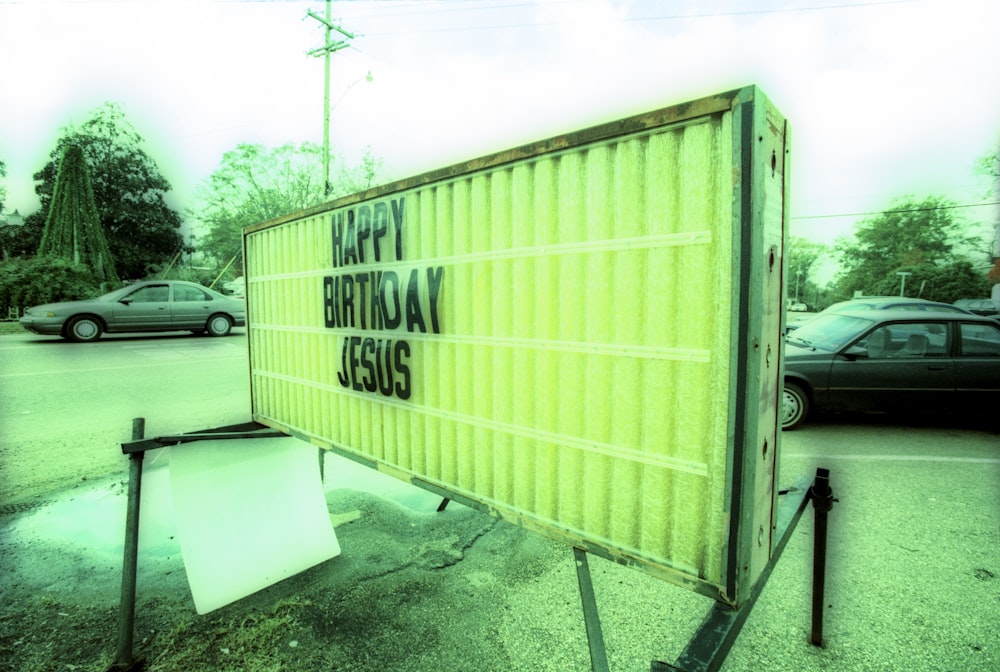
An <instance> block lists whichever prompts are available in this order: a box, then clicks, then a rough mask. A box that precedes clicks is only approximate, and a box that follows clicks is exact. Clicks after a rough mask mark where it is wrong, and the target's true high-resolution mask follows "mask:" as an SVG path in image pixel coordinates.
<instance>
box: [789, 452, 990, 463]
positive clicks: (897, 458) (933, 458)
mask: <svg viewBox="0 0 1000 672" xmlns="http://www.w3.org/2000/svg"><path fill="white" fill-rule="evenodd" d="M783 456H784V457H792V458H822V459H824V460H856V461H858V462H960V463H964V464H1000V458H992V457H948V456H945V455H822V456H820V455H815V454H812V453H784V454H783Z"/></svg>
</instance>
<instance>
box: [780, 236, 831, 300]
mask: <svg viewBox="0 0 1000 672" xmlns="http://www.w3.org/2000/svg"><path fill="white" fill-rule="evenodd" d="M827 254H828V250H827V247H826V245H823V244H821V243H814V242H812V241H809V240H806V239H805V238H799V237H797V236H789V238H788V244H787V245H786V247H785V256H786V257H787V258H788V276H787V278H786V280H785V284H786V290H785V292H786V296H787V297H788V298H789V299H793V300H798V301H801V302H803V303H807V298H806V297H815V296H816V295H817V294H818V289H819V288H818V286H817V285H816V283H815V282H813V281H812V280H811V279H810V277H809V276H810V274H811V273H812V271H813V269H814V267H815V266H816V263H817V262H818V261H819V260H820V259H822V258H823V257H825V256H826V255H827Z"/></svg>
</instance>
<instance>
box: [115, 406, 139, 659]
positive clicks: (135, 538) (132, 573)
mask: <svg viewBox="0 0 1000 672" xmlns="http://www.w3.org/2000/svg"><path fill="white" fill-rule="evenodd" d="M145 432H146V420H145V418H134V419H133V420H132V440H133V441H138V440H140V439H142V438H143V436H144V434H145ZM145 454H146V453H145V452H144V451H139V452H135V453H132V454H130V455H129V456H128V457H129V461H128V463H129V468H128V509H127V512H126V514H125V555H124V559H123V561H122V594H121V603H120V606H119V609H118V653H117V655H116V657H115V666H114V668H112V669H121V670H128V669H130V668H131V666H132V662H133V661H132V644H133V637H134V635H135V583H136V581H135V578H136V570H137V568H138V556H139V501H140V498H141V494H142V459H143V456H145Z"/></svg>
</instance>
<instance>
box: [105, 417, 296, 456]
mask: <svg viewBox="0 0 1000 672" xmlns="http://www.w3.org/2000/svg"><path fill="white" fill-rule="evenodd" d="M287 436H288V435H287V434H285V433H282V432H279V431H277V430H275V429H271V428H270V427H268V426H266V425H262V424H260V423H257V422H245V423H242V424H239V425H227V426H225V427H217V428H215V429H203V430H201V431H198V432H191V433H188V434H170V435H166V436H158V437H155V438H152V439H141V440H137V439H133V440H132V441H129V442H127V443H123V444H122V452H123V453H124V454H126V455H131V454H132V453H137V452H144V451H147V450H154V449H156V448H163V447H166V446H176V445H178V444H180V443H191V442H192V441H220V440H225V439H265V438H285V437H287Z"/></svg>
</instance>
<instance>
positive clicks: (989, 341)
mask: <svg viewBox="0 0 1000 672" xmlns="http://www.w3.org/2000/svg"><path fill="white" fill-rule="evenodd" d="M784 366H785V385H784V395H783V403H782V418H781V420H782V421H781V426H782V429H794V428H795V427H797V426H799V425H800V424H801V423H802V422H803V421H804V420H805V419H806V417H807V416H808V415H809V413H810V411H875V412H905V413H934V414H937V413H954V412H968V413H975V414H987V413H989V414H994V415H995V414H996V413H997V409H998V408H1000V325H998V324H997V322H996V321H995V320H992V319H990V318H987V317H980V316H976V315H962V314H957V313H949V312H937V311H895V310H891V311H874V310H873V311H850V312H841V313H831V314H827V315H819V316H817V317H816V318H815V319H814V320H812V321H810V322H809V323H808V324H804V325H803V326H801V327H800V328H798V329H797V330H795V331H794V332H792V333H791V334H789V335H788V337H787V338H786V342H785V363H784Z"/></svg>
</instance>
